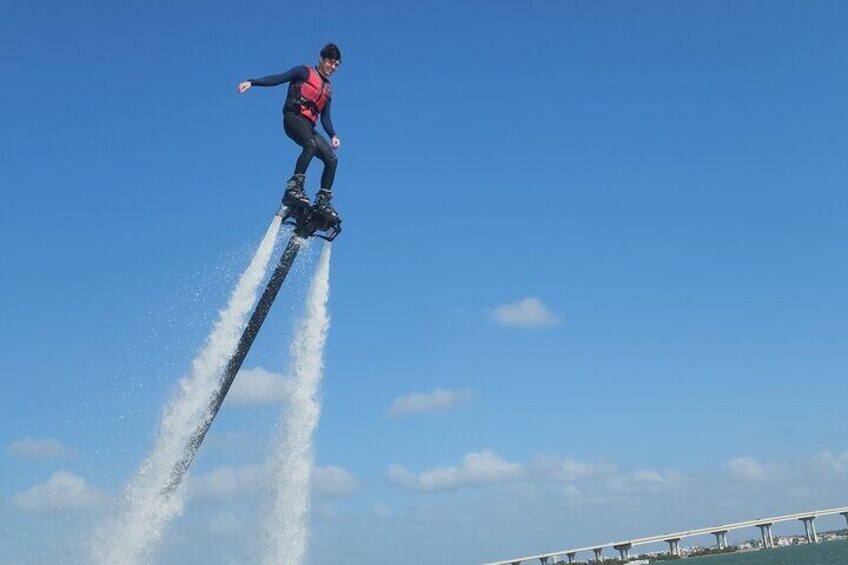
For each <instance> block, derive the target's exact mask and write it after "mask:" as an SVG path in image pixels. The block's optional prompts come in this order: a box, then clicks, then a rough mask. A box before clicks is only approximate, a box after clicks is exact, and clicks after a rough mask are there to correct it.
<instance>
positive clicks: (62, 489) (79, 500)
mask: <svg viewBox="0 0 848 565" xmlns="http://www.w3.org/2000/svg"><path fill="white" fill-rule="evenodd" d="M103 499H104V496H103V494H102V493H100V491H98V490H97V489H95V488H92V487H91V486H89V485H88V484H87V483H86V482H85V479H83V478H82V477H78V476H77V475H74V474H73V473H70V472H68V471H59V472H57V473H54V474H53V476H52V477H50V478H49V479H48V480H47V482H46V483H44V484H41V485H36V486H34V487H32V488H31V489H29V490H26V491H24V492H21V493H18V494H16V495H15V496H14V497H13V502H14V503H15V506H17V507H18V508H19V509H21V510H25V511H27V512H47V513H53V512H66V511H69V510H78V509H84V508H90V507H92V506H96V505H97V504H99V503H100V502H101V501H102V500H103Z"/></svg>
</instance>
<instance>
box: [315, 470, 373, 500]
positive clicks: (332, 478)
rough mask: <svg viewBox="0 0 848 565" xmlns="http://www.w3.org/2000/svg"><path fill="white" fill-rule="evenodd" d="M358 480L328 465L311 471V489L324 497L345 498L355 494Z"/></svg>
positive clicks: (358, 484)
mask: <svg viewBox="0 0 848 565" xmlns="http://www.w3.org/2000/svg"><path fill="white" fill-rule="evenodd" d="M360 487H361V485H360V482H359V480H358V479H357V478H356V477H354V476H353V475H351V474H350V473H349V472H347V471H345V470H344V469H342V468H341V467H335V466H333V465H328V466H327V467H314V468H313V469H312V489H313V490H314V491H315V492H316V494H323V495H326V496H347V495H350V494H353V493H355V492H357V491H358V490H359V489H360Z"/></svg>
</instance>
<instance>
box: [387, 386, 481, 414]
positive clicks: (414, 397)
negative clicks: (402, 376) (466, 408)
mask: <svg viewBox="0 0 848 565" xmlns="http://www.w3.org/2000/svg"><path fill="white" fill-rule="evenodd" d="M476 396H477V395H476V393H475V392H474V391H471V390H445V389H441V388H437V389H436V390H434V391H433V392H431V393H421V392H416V393H413V394H408V395H406V396H401V397H399V398H395V399H394V400H393V401H392V404H391V405H390V406H389V408H388V410H387V411H386V413H387V414H388V415H389V416H392V417H395V418H397V417H401V416H408V415H410V414H422V413H425V412H442V411H445V410H450V409H451V408H455V407H457V406H459V405H461V404H466V403H468V402H471V401H472V400H474V398H475V397H476Z"/></svg>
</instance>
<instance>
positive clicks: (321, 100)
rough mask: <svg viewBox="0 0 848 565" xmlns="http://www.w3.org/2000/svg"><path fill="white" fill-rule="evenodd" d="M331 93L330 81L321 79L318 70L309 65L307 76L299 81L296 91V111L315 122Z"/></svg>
mask: <svg viewBox="0 0 848 565" xmlns="http://www.w3.org/2000/svg"><path fill="white" fill-rule="evenodd" d="M332 93H333V87H332V86H330V82H329V81H325V80H323V79H322V78H321V75H319V74H318V71H316V70H315V69H314V68H312V67H309V78H308V79H306V80H305V81H304V82H303V83H301V85H300V88H299V89H298V92H297V100H296V107H297V106H299V109H298V110H297V112H298V113H299V114H300V115H301V116H303V117H304V118H306V119H307V120H309V121H310V122H312V123H313V124H315V123H316V122H317V121H318V114H320V113H321V111H322V110H323V109H324V106H326V105H327V101H328V100H329V99H330V95H331V94H332Z"/></svg>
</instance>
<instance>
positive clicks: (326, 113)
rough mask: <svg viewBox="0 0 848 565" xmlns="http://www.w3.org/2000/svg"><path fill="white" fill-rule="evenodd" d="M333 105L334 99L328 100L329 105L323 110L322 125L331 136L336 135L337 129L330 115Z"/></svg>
mask: <svg viewBox="0 0 848 565" xmlns="http://www.w3.org/2000/svg"><path fill="white" fill-rule="evenodd" d="M332 105H333V99H332V98H330V99H329V100H327V105H326V106H324V109H323V110H322V111H321V125H322V126H324V131H326V132H327V134H328V135H329V136H330V137H336V130H335V128H334V127H333V119H332V118H331V117H330V107H331V106H332Z"/></svg>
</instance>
